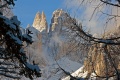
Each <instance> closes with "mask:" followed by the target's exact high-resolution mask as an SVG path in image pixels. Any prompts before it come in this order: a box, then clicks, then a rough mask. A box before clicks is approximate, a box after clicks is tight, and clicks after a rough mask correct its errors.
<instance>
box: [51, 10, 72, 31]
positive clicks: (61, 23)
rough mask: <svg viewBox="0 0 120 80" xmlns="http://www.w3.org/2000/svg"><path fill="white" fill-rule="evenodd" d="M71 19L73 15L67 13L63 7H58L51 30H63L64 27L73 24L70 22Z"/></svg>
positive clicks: (52, 20) (54, 13)
mask: <svg viewBox="0 0 120 80" xmlns="http://www.w3.org/2000/svg"><path fill="white" fill-rule="evenodd" d="M70 20H71V17H70V16H69V15H68V13H66V12H65V11H63V10H62V9H57V10H56V11H54V12H53V16H52V19H51V24H50V32H51V31H55V32H61V31H62V29H64V28H65V27H67V26H69V25H71V23H69V22H68V21H70ZM66 24H69V25H66Z"/></svg>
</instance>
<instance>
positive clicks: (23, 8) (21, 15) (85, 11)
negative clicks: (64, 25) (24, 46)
mask: <svg viewBox="0 0 120 80" xmlns="http://www.w3.org/2000/svg"><path fill="white" fill-rule="evenodd" d="M82 1H83V0H17V1H16V2H15V6H14V7H13V13H14V14H15V15H16V16H18V19H19V20H20V21H21V26H22V27H24V28H25V27H26V26H27V25H28V24H30V25H32V24H33V20H34V17H35V15H36V13H37V12H38V11H39V12H40V13H41V12H42V11H44V13H45V14H46V18H47V22H48V26H49V25H50V23H51V18H52V13H53V12H54V11H55V10H56V9H61V8H62V9H63V10H65V11H67V12H68V13H69V14H70V15H71V16H72V17H75V18H76V19H77V20H79V21H80V22H81V23H82V25H83V26H85V27H86V29H87V30H89V31H90V32H91V33H92V34H94V33H97V34H99V33H100V34H103V33H104V32H106V30H107V29H111V28H114V27H113V26H118V25H119V24H118V23H120V22H117V24H118V25H116V23H115V22H113V21H112V23H111V22H109V24H106V21H107V20H108V19H109V17H108V18H107V17H106V16H105V15H103V14H102V15H101V12H100V11H103V12H105V13H109V12H110V10H112V12H114V13H115V14H116V11H117V10H115V9H111V8H108V7H109V6H106V5H105V6H104V7H103V6H100V7H99V8H97V9H96V11H95V8H96V6H98V5H99V4H100V1H97V0H95V1H93V2H90V3H89V1H88V0H84V3H82V4H81V2H82ZM87 3H88V4H87ZM93 12H94V14H93ZM119 13H120V12H119ZM118 21H120V20H118Z"/></svg>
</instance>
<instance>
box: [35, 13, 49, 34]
mask: <svg viewBox="0 0 120 80" xmlns="http://www.w3.org/2000/svg"><path fill="white" fill-rule="evenodd" d="M33 27H34V28H36V29H37V30H39V31H40V32H42V31H44V30H45V31H47V27H48V25H47V21H46V16H45V14H44V12H42V14H40V12H37V14H36V16H35V19H34V22H33Z"/></svg>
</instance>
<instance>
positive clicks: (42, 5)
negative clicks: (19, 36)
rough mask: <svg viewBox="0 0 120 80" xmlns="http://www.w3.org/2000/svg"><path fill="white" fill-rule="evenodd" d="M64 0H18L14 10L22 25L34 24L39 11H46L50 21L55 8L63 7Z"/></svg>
mask: <svg viewBox="0 0 120 80" xmlns="http://www.w3.org/2000/svg"><path fill="white" fill-rule="evenodd" d="M63 2H64V0H17V1H16V2H15V7H14V8H13V12H14V14H15V15H17V16H18V19H19V20H20V21H21V26H22V27H26V26H27V24H30V25H32V23H33V20H34V17H35V15H36V13H37V12H38V11H40V12H42V11H44V12H45V14H46V17H47V21H48V23H50V21H51V17H52V13H53V11H54V10H56V9H58V8H62V7H63Z"/></svg>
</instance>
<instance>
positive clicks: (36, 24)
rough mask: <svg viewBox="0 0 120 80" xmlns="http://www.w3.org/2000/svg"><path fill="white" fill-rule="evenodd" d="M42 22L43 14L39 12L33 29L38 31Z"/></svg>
mask: <svg viewBox="0 0 120 80" xmlns="http://www.w3.org/2000/svg"><path fill="white" fill-rule="evenodd" d="M40 21H41V14H40V12H37V14H36V16H35V19H34V22H33V27H35V28H36V29H37V28H38V27H39V24H40Z"/></svg>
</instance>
